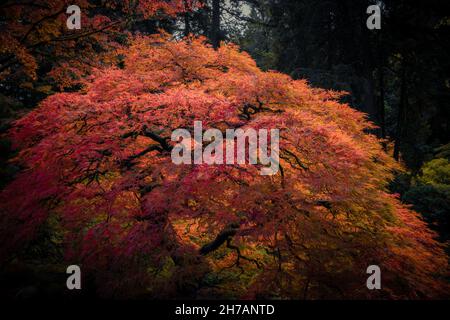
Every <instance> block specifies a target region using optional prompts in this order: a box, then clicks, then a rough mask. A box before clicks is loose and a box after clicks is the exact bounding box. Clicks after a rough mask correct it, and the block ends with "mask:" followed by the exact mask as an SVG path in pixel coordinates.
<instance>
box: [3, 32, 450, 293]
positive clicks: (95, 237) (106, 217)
mask: <svg viewBox="0 0 450 320" xmlns="http://www.w3.org/2000/svg"><path fill="white" fill-rule="evenodd" d="M124 55H125V63H124V67H123V68H116V67H107V68H99V69H97V70H96V71H95V72H94V74H93V75H92V76H91V77H89V78H87V79H86V80H85V82H84V86H83V89H82V90H81V91H79V92H73V93H60V94H55V95H53V96H50V97H48V98H47V99H46V100H44V101H43V102H42V103H41V104H40V106H39V107H38V108H37V109H36V110H33V111H32V112H30V113H29V114H27V115H26V116H25V117H23V118H22V119H20V120H18V121H16V122H15V124H14V127H13V128H12V130H11V131H10V133H9V134H10V137H11V139H12V140H13V142H14V144H15V147H16V148H17V149H18V150H20V152H19V153H18V155H17V157H16V158H15V159H14V161H15V162H17V163H18V164H20V165H21V166H22V167H23V170H22V171H21V173H20V174H18V175H17V176H16V178H15V180H14V181H13V182H12V183H11V184H10V185H9V186H8V187H7V188H6V189H5V190H3V191H2V193H1V194H0V200H1V201H0V210H1V216H0V219H1V220H0V221H1V230H0V231H1V232H0V235H1V236H0V238H1V244H0V246H1V251H0V259H1V260H3V261H5V260H7V259H10V258H11V256H13V255H14V253H15V252H19V251H18V250H19V249H20V248H23V247H26V246H27V245H29V244H30V243H31V241H32V240H33V239H35V238H36V237H38V235H39V232H40V230H41V228H43V227H44V226H45V227H46V228H51V230H52V232H59V233H60V234H62V235H63V239H64V241H63V243H62V246H63V248H64V251H65V259H66V261H67V263H70V264H79V265H80V266H81V267H82V270H83V272H86V273H88V274H90V275H92V277H93V278H94V279H95V282H96V286H97V288H98V290H99V292H100V293H101V294H103V295H107V296H122V295H124V296H138V295H149V296H152V297H212V296H215V297H249V298H255V297H274V298H276V297H278V298H306V299H310V298H330V297H331V298H424V297H439V296H442V295H444V294H446V290H447V285H446V282H445V281H444V280H443V279H442V277H443V276H445V274H446V272H447V258H446V255H445V254H444V252H443V249H442V246H441V245H440V244H439V243H438V242H436V241H435V240H434V237H435V235H434V234H433V233H432V232H430V231H429V230H428V228H427V227H426V225H425V223H424V222H422V221H421V220H420V219H419V218H418V216H417V214H416V213H415V212H413V211H412V210H410V209H408V208H407V207H405V206H404V205H402V204H401V203H400V202H399V200H398V199H397V198H396V197H395V196H393V195H390V194H389V193H388V192H387V188H386V186H387V183H388V182H389V180H390V179H391V178H392V173H393V170H396V169H399V168H397V165H396V164H395V162H394V161H393V160H392V159H391V158H390V157H389V156H388V155H387V154H386V153H385V152H384V151H383V149H382V147H381V146H380V141H379V140H378V139H377V138H376V137H375V136H374V135H371V134H369V133H367V131H368V130H367V129H370V128H372V124H371V123H369V122H368V121H367V120H366V117H365V115H364V114H362V113H360V112H358V111H356V110H354V109H352V108H350V107H349V106H348V105H346V104H342V103H340V102H339V98H340V97H341V96H342V94H343V93H339V92H333V91H326V90H321V89H313V88H311V87H309V86H308V84H307V82H306V81H304V80H293V79H291V78H290V77H289V76H287V75H284V74H280V73H277V72H272V71H271V72H263V71H261V70H260V69H258V67H257V66H256V64H255V62H254V61H253V60H252V59H251V58H250V56H249V55H248V54H246V53H245V52H241V51H240V50H239V48H238V47H236V46H234V45H232V44H223V45H222V46H221V47H220V48H219V49H218V50H214V49H213V48H211V47H210V46H209V45H207V44H206V43H205V39H203V38H193V37H192V38H187V39H184V40H182V41H181V40H180V41H175V40H173V39H170V38H169V37H168V36H167V35H165V34H162V35H155V36H151V37H137V38H136V39H135V40H134V41H133V43H132V45H131V46H130V47H129V48H127V49H126V50H125V51H124ZM194 121H202V123H203V130H206V129H208V128H218V129H220V130H226V129H228V128H242V129H247V128H254V129H258V128H265V129H279V130H280V170H279V172H278V174H276V175H273V176H262V175H260V174H259V169H260V165H250V164H244V165H238V164H234V165H232V164H223V165H206V164H203V165H195V164H192V165H183V164H182V165H175V164H173V162H172V161H171V150H172V148H173V146H174V144H175V142H172V141H171V139H170V137H171V133H172V132H173V130H175V129H178V128H185V129H187V130H192V127H193V123H194ZM50 221H51V223H49V222H50ZM373 264H375V265H379V266H380V268H381V270H382V277H383V278H382V279H383V282H382V290H373V291H370V290H368V289H367V288H366V285H365V283H366V279H367V276H368V275H367V274H366V269H367V267H368V266H369V265H373Z"/></svg>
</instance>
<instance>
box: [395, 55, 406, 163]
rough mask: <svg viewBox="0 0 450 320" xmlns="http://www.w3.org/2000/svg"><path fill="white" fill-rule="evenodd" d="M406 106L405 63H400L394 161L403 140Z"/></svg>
mask: <svg viewBox="0 0 450 320" xmlns="http://www.w3.org/2000/svg"><path fill="white" fill-rule="evenodd" d="M407 104H408V96H407V85H406V66H405V62H404V61H403V62H402V70H401V80H400V102H399V106H398V115H397V128H396V134H395V143H394V159H395V160H397V161H398V160H399V159H400V146H401V144H402V138H403V126H404V119H405V113H406V108H407Z"/></svg>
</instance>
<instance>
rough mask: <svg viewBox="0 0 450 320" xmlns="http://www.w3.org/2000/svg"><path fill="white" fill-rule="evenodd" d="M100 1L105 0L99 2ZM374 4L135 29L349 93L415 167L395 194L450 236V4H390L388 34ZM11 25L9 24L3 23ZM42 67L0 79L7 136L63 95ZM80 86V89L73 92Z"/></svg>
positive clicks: (281, 1) (394, 150) (261, 7)
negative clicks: (372, 15)
mask: <svg viewBox="0 0 450 320" xmlns="http://www.w3.org/2000/svg"><path fill="white" fill-rule="evenodd" d="M94 2H95V1H94ZM372 4H376V3H375V2H374V1H369V0H367V1H364V0H358V1H354V0H339V1H337V0H335V1H331V0H227V1H224V0H222V1H221V0H207V1H206V0H205V1H203V6H202V7H201V8H196V9H195V10H194V11H191V12H188V13H185V14H183V15H182V16H179V17H178V18H167V19H165V20H163V21H161V19H158V20H156V19H155V20H152V19H149V20H146V21H139V22H136V23H134V24H130V25H129V30H130V31H140V32H142V33H147V34H151V33H155V32H157V30H158V29H161V28H162V29H165V30H166V31H168V32H169V33H172V34H173V35H174V36H176V37H182V36H185V35H188V34H194V35H204V36H206V37H207V38H208V39H210V41H211V44H212V45H213V46H214V47H218V46H220V42H221V41H231V42H235V43H237V44H238V45H240V46H241V48H242V49H243V50H245V51H247V52H248V53H249V54H250V55H251V56H252V57H253V58H254V59H255V60H256V61H257V63H258V65H259V66H260V67H261V68H262V69H265V70H269V69H270V70H278V71H280V72H283V73H287V74H290V75H291V76H292V77H293V78H305V79H307V80H308V81H309V83H310V84H311V85H313V86H316V87H322V88H327V89H334V90H345V91H348V92H349V95H348V96H347V97H346V98H345V99H346V102H348V103H349V104H350V105H351V106H353V107H354V108H356V109H358V110H361V111H363V112H366V113H367V114H368V117H369V118H370V119H371V120H372V121H373V122H374V123H375V124H376V125H377V126H378V129H377V130H375V132H374V133H375V134H377V135H378V136H379V137H380V138H382V139H385V140H384V141H385V142H384V147H385V149H386V151H387V152H389V153H390V154H392V155H393V156H394V158H395V159H396V160H397V161H400V162H402V163H403V164H404V166H405V168H406V170H405V172H403V173H399V174H398V175H397V178H396V180H395V181H394V182H393V183H392V186H391V188H392V191H394V192H398V193H399V194H400V196H401V198H402V200H403V201H404V202H406V203H410V204H412V205H413V207H414V209H416V210H417V211H419V212H421V213H422V214H423V215H424V217H425V219H426V220H427V221H428V222H429V223H430V224H431V225H432V226H433V228H435V229H436V230H437V231H438V232H439V234H440V235H441V238H442V239H441V240H443V241H446V240H448V239H449V238H450V224H449V221H450V219H449V216H450V213H449V208H450V163H449V157H450V144H449V142H450V141H449V140H450V139H449V138H450V128H449V119H450V116H449V113H450V109H449V105H448V103H449V97H450V90H449V89H450V77H449V71H450V70H449V69H450V59H449V52H450V41H449V40H450V38H449V34H450V33H449V28H450V11H449V10H448V3H447V1H437V0H429V1H417V2H415V1H410V0H395V1H394V0H384V1H380V2H378V4H379V5H380V6H381V9H382V15H381V30H369V29H368V28H367V27H366V20H367V18H368V17H369V15H368V14H367V13H366V10H367V7H368V6H369V5H372ZM0 22H1V21H0ZM45 61H46V62H45V63H44V64H42V65H40V67H39V70H38V77H37V79H36V80H34V84H33V85H32V86H18V85H17V79H15V80H14V81H10V82H8V81H3V82H2V83H1V84H0V120H1V122H0V132H1V133H4V132H6V130H7V129H8V128H9V124H10V123H11V121H12V120H14V119H15V118H17V117H19V116H20V115H21V114H23V113H24V112H26V111H27V110H29V109H31V108H34V107H35V106H36V105H37V104H38V103H39V101H41V100H42V99H44V98H45V97H46V96H47V95H50V94H53V93H54V92H57V91H58V87H57V86H56V85H54V83H52V81H51V79H49V78H47V77H45V74H46V73H47V72H48V70H49V69H51V64H52V58H51V57H47V58H46V59H45ZM73 89H74V90H75V89H77V88H73ZM12 156H13V154H12V151H11V147H10V145H9V142H8V140H5V139H3V140H1V141H0V176H1V180H0V187H1V186H4V185H5V184H6V183H7V182H8V181H10V179H11V177H12V176H13V175H14V173H15V172H16V171H17V170H18V168H14V167H13V166H11V165H10V164H9V163H8V159H10V158H11V157H12Z"/></svg>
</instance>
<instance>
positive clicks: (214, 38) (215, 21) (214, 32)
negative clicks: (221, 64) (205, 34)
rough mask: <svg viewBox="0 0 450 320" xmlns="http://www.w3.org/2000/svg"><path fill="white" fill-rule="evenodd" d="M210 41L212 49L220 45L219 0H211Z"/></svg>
mask: <svg viewBox="0 0 450 320" xmlns="http://www.w3.org/2000/svg"><path fill="white" fill-rule="evenodd" d="M211 43H212V45H213V47H214V49H217V48H219V46H220V0H213V1H212V23H211Z"/></svg>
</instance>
